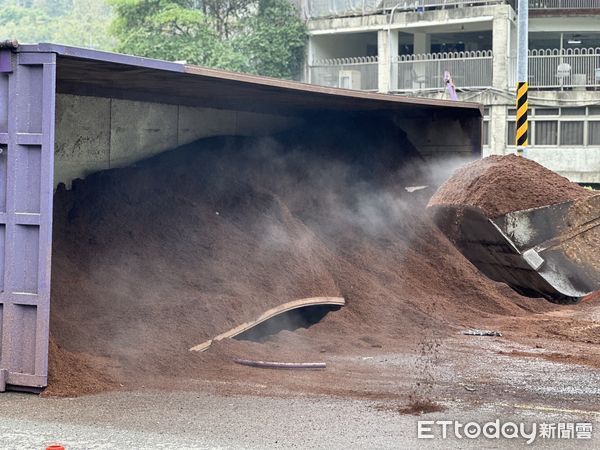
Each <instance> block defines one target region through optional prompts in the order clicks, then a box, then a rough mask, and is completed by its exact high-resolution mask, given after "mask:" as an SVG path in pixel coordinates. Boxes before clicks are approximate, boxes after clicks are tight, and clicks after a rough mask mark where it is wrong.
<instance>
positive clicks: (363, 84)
mask: <svg viewBox="0 0 600 450" xmlns="http://www.w3.org/2000/svg"><path fill="white" fill-rule="evenodd" d="M378 67H379V64H378V58H377V56H359V57H353V58H335V59H323V60H318V61H315V62H314V63H313V64H311V65H310V66H309V70H310V82H311V83H312V84H318V85H321V86H330V87H341V88H346V89H360V90H363V91H376V90H377V85H378V73H379V72H378Z"/></svg>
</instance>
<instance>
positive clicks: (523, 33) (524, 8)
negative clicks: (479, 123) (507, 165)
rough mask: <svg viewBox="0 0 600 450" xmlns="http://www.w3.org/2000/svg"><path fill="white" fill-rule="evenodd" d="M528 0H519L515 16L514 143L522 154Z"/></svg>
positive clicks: (525, 142) (525, 94)
mask: <svg viewBox="0 0 600 450" xmlns="http://www.w3.org/2000/svg"><path fill="white" fill-rule="evenodd" d="M528 33H529V0H519V6H518V16H517V41H518V43H517V46H518V47H517V126H516V127H515V128H516V137H515V143H516V144H517V154H518V155H521V156H522V155H523V152H524V150H525V148H526V147H527V144H528V140H527V135H528V123H527V109H528V108H529V104H528V102H527V90H528V88H529V86H528V84H527V52H528V50H529V34H528Z"/></svg>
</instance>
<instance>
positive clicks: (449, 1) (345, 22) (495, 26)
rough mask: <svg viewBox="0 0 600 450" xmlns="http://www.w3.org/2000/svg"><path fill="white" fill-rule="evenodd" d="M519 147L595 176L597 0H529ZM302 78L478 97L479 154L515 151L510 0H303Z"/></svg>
mask: <svg viewBox="0 0 600 450" xmlns="http://www.w3.org/2000/svg"><path fill="white" fill-rule="evenodd" d="M529 8H530V13H529V30H530V33H529V86H530V92H529V105H530V133H529V136H530V137H529V144H530V145H529V148H528V149H527V154H526V155H527V156H528V157H529V158H532V159H534V160H536V161H538V162H540V163H542V164H544V165H545V166H547V167H549V168H551V169H553V170H555V171H557V172H559V173H561V174H563V175H565V176H567V177H568V178H570V179H571V180H573V181H577V182H580V183H590V184H592V183H594V184H597V183H600V0H529ZM302 10H303V13H304V15H305V16H306V18H307V20H308V27H309V31H310V40H309V50H308V60H307V67H306V71H305V74H304V76H305V81H308V82H310V83H315V84H320V85H326V86H338V87H346V88H351V89H363V90H370V91H379V92H385V93H395V94H401V95H413V96H427V97H436V98H447V97H448V94H447V93H446V91H445V82H444V72H445V71H446V70H447V71H449V72H450V75H451V76H452V78H453V80H454V84H455V85H456V88H457V90H458V96H459V99H460V100H470V101H476V102H481V103H483V105H485V119H484V130H483V132H484V155H489V154H506V153H512V152H515V146H514V142H515V137H514V135H515V84H516V80H515V78H516V47H517V32H516V19H517V12H516V6H515V0H303V4H302Z"/></svg>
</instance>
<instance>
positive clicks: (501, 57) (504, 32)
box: [492, 10, 511, 89]
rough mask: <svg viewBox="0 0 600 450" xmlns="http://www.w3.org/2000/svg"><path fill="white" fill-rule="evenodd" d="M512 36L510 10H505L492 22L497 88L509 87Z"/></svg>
mask: <svg viewBox="0 0 600 450" xmlns="http://www.w3.org/2000/svg"><path fill="white" fill-rule="evenodd" d="M510 37H511V22H510V19H509V15H508V10H504V11H502V12H499V13H498V14H497V15H496V16H494V19H493V22H492V51H493V52H494V59H493V72H494V75H493V78H492V85H493V86H494V87H495V88H497V89H506V88H507V87H508V67H509V60H508V55H509V48H510V45H511V44H510Z"/></svg>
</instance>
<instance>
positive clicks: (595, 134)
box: [588, 121, 600, 145]
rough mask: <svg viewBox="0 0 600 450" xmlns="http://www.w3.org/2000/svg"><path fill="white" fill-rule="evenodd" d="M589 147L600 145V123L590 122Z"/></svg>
mask: <svg viewBox="0 0 600 450" xmlns="http://www.w3.org/2000/svg"><path fill="white" fill-rule="evenodd" d="M588 145H600V121H594V122H592V121H590V122H588Z"/></svg>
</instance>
